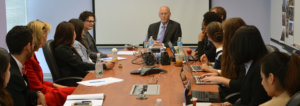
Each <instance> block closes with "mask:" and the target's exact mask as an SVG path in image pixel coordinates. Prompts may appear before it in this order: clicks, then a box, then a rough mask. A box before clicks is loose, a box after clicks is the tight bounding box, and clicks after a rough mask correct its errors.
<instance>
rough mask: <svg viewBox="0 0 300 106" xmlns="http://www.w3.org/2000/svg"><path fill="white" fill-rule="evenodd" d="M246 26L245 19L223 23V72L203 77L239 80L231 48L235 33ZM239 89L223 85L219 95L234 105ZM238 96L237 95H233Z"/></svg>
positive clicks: (234, 19) (232, 19)
mask: <svg viewBox="0 0 300 106" xmlns="http://www.w3.org/2000/svg"><path fill="white" fill-rule="evenodd" d="M244 25H246V23H245V22H244V20H243V19H241V18H238V17H237V18H230V19H228V20H226V21H225V22H223V23H222V29H223V31H224V32H223V34H224V35H223V50H222V60H221V70H222V71H221V72H219V71H217V72H216V71H208V72H210V73H206V74H204V75H203V76H211V75H214V76H222V77H224V78H227V79H231V80H236V79H238V75H237V74H238V73H237V72H236V70H238V68H237V67H236V64H234V63H233V62H228V61H233V60H232V58H231V57H230V55H229V54H230V52H229V46H230V42H231V40H232V38H233V34H234V32H235V31H236V30H237V29H238V28H240V27H241V26H244ZM203 76H202V77H203ZM239 90H240V89H239V87H236V88H234V89H232V88H231V87H230V86H229V84H228V83H221V84H220V86H219V94H220V97H221V99H222V100H223V101H229V102H231V103H234V102H235V101H236V100H237V99H238V98H239V95H238V93H237V92H239ZM232 94H236V95H232Z"/></svg>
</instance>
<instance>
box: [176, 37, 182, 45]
mask: <svg viewBox="0 0 300 106" xmlns="http://www.w3.org/2000/svg"><path fill="white" fill-rule="evenodd" d="M177 46H182V42H181V37H178V40H177Z"/></svg>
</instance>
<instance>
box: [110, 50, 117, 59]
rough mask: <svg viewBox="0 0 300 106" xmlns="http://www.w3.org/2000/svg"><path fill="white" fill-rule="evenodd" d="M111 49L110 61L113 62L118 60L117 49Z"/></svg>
mask: <svg viewBox="0 0 300 106" xmlns="http://www.w3.org/2000/svg"><path fill="white" fill-rule="evenodd" d="M111 51H112V61H113V62H118V55H117V52H118V50H117V48H113V49H112V50H111Z"/></svg>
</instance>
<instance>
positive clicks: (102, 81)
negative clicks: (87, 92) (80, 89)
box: [90, 81, 105, 83]
mask: <svg viewBox="0 0 300 106" xmlns="http://www.w3.org/2000/svg"><path fill="white" fill-rule="evenodd" d="M98 82H105V81H91V82H90V83H98Z"/></svg>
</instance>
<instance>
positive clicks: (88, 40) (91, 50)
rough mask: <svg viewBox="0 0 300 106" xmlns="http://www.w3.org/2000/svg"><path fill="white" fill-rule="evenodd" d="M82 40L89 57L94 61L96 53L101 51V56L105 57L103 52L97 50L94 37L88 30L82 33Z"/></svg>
mask: <svg viewBox="0 0 300 106" xmlns="http://www.w3.org/2000/svg"><path fill="white" fill-rule="evenodd" d="M82 40H83V41H84V43H85V44H86V45H87V46H88V48H87V52H88V54H89V56H90V58H91V59H92V60H93V61H94V62H95V61H96V59H97V53H101V58H104V57H107V54H104V53H102V52H100V51H98V49H97V47H96V42H95V39H94V38H93V37H92V35H91V34H90V33H89V32H85V33H84V34H83V37H82Z"/></svg>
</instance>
